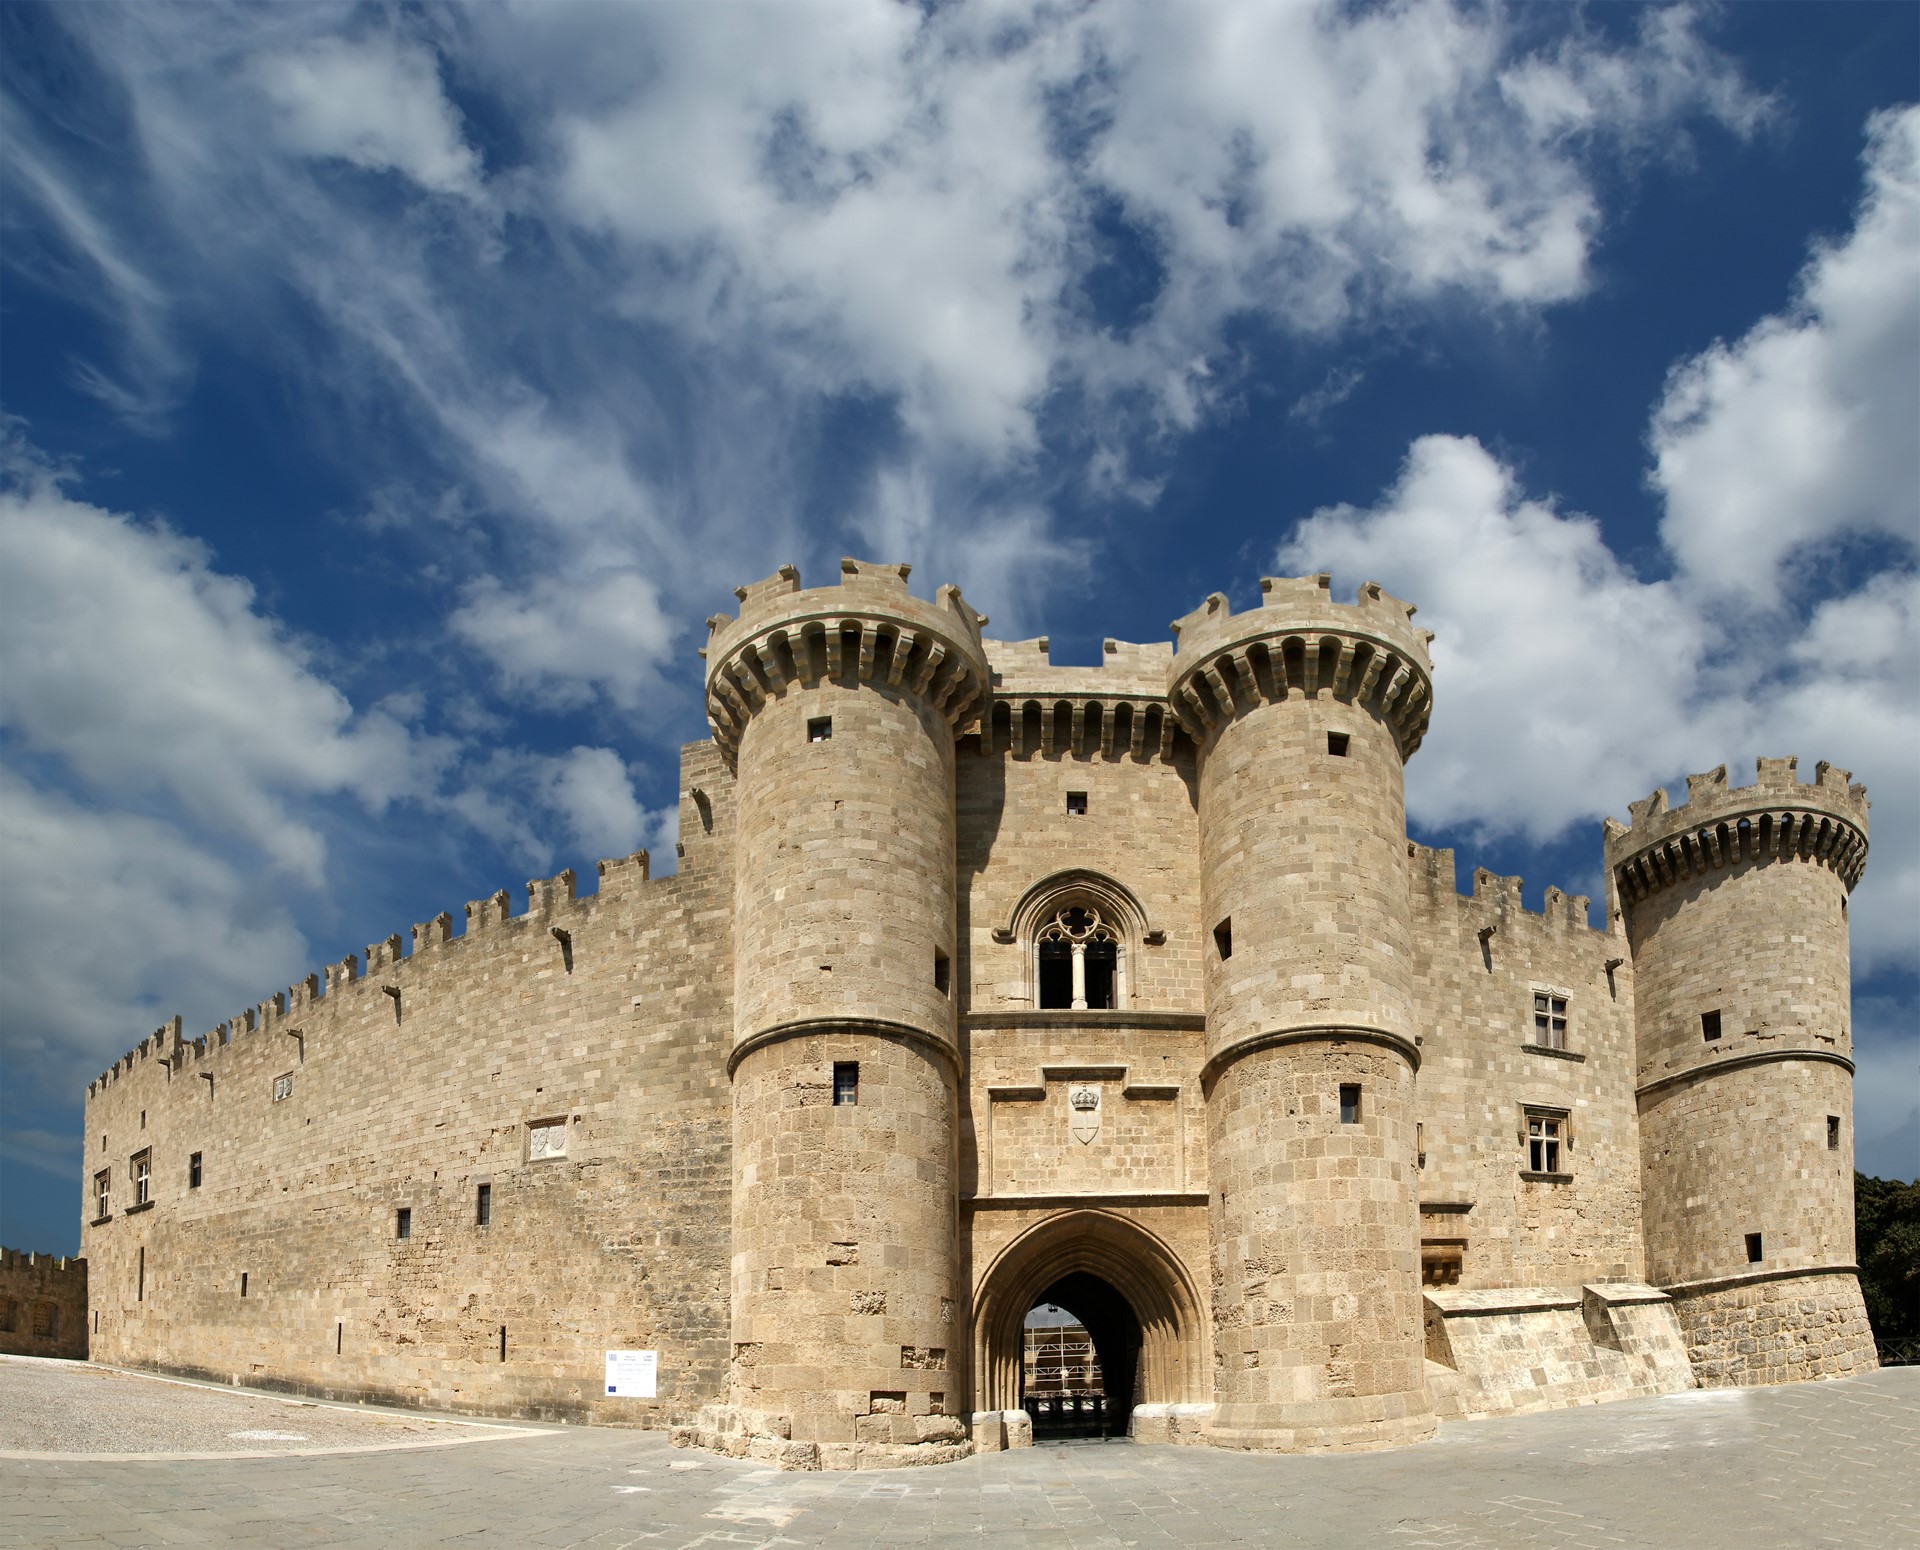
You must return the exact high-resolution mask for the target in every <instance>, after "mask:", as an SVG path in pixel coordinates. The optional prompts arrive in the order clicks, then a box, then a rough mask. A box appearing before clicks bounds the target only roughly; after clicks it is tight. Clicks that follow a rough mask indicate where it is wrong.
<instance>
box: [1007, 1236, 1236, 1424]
mask: <svg viewBox="0 0 1920 1550" xmlns="http://www.w3.org/2000/svg"><path fill="white" fill-rule="evenodd" d="M1101 1287H1104V1288H1106V1289H1107V1291H1110V1292H1111V1293H1112V1294H1113V1295H1114V1297H1115V1298H1117V1299H1118V1300H1119V1301H1120V1302H1122V1303H1124V1310H1122V1309H1120V1308H1115V1307H1112V1306H1111V1305H1108V1306H1106V1307H1104V1308H1103V1307H1101V1306H1100V1302H1101V1297H1102V1293H1101V1291H1100V1288H1101ZM1062 1288H1065V1289H1066V1292H1065V1295H1066V1296H1067V1297H1068V1298H1069V1299H1072V1300H1078V1301H1082V1302H1084V1303H1086V1304H1087V1305H1088V1307H1089V1309H1090V1310H1091V1313H1092V1317H1093V1322H1094V1324H1107V1325H1110V1326H1111V1327H1113V1328H1114V1329H1115V1330H1116V1331H1124V1330H1126V1328H1127V1326H1128V1325H1129V1324H1131V1325H1133V1326H1136V1327H1137V1329H1138V1347H1137V1356H1135V1355H1134V1352H1133V1350H1132V1349H1130V1348H1131V1346H1132V1339H1131V1336H1130V1335H1125V1334H1121V1335H1118V1336H1117V1338H1116V1342H1115V1355H1116V1356H1120V1355H1121V1351H1122V1349H1125V1358H1123V1359H1122V1360H1120V1361H1119V1362H1118V1363H1117V1364H1116V1365H1117V1366H1118V1367H1119V1369H1120V1370H1118V1371H1115V1372H1113V1373H1111V1374H1110V1375H1109V1383H1110V1384H1113V1385H1117V1386H1121V1387H1123V1388H1125V1389H1129V1390H1130V1391H1131V1403H1132V1404H1133V1405H1147V1404H1197V1403H1200V1402H1203V1401H1204V1400H1205V1398H1206V1392H1205V1382H1206V1353H1205V1338H1206V1337H1205V1321H1204V1319H1203V1318H1202V1316H1201V1306H1202V1305H1201V1302H1200V1298H1199V1297H1198V1295H1197V1294H1196V1292H1195V1290H1194V1287H1193V1283H1192V1279H1191V1278H1190V1277H1189V1276H1188V1274H1187V1270H1186V1267H1185V1266H1184V1265H1183V1264H1181V1262H1180V1259H1179V1256H1178V1255H1176V1254H1175V1253H1174V1252H1173V1251H1172V1249H1170V1248H1169V1247H1168V1246H1167V1245H1166V1244H1165V1243H1163V1242H1162V1241H1161V1240H1160V1239H1159V1238H1157V1237H1155V1236H1154V1235H1153V1234H1152V1233H1150V1232H1148V1231H1146V1230H1145V1229H1144V1228H1142V1227H1140V1226H1138V1225H1136V1224H1135V1223H1133V1222H1130V1221H1128V1220H1127V1219H1126V1218H1125V1217H1122V1216H1117V1215H1115V1214H1114V1213H1112V1212H1110V1211H1099V1210H1073V1211H1063V1212H1061V1213H1060V1214H1059V1215H1057V1216H1051V1217H1048V1218H1047V1219H1046V1220H1045V1221H1043V1222H1040V1223H1037V1224H1036V1225H1035V1226H1033V1227H1031V1228H1029V1229H1028V1230H1027V1231H1026V1232H1024V1233H1022V1234H1021V1235H1020V1236H1019V1237H1018V1238H1016V1239H1014V1241H1013V1242H1012V1243H1010V1244H1008V1245H1007V1246H1006V1248H1004V1249H1003V1250H1001V1252H1000V1253H999V1255H998V1256H996V1258H995V1259H994V1262H993V1264H992V1265H991V1266H989V1267H988V1269H987V1272H986V1275H985V1276H984V1277H983V1278H982V1280H981V1283H980V1292H979V1294H978V1296H977V1297H976V1298H975V1301H974V1320H973V1371H974V1383H975V1395H974V1408H975V1409H977V1410H1002V1411H1004V1410H1014V1409H1018V1408H1019V1406H1020V1399H1021V1394H1020V1382H1021V1366H1022V1355H1023V1338H1024V1336H1023V1330H1024V1325H1025V1322H1026V1316H1027V1312H1028V1310H1029V1309H1030V1308H1032V1307H1033V1306H1034V1305H1035V1303H1037V1302H1041V1301H1044V1300H1046V1299H1047V1298H1048V1297H1049V1295H1054V1294H1059V1293H1060V1292H1061V1289H1062ZM1076 1311H1077V1310H1076ZM1123 1311H1124V1314H1125V1315H1127V1316H1128V1317H1121V1316H1120V1315H1121V1313H1122V1312H1123ZM1092 1327H1093V1325H1089V1328H1092ZM1097 1338H1099V1335H1098V1334H1097V1333H1096V1339H1097ZM1126 1358H1131V1361H1130V1363H1129V1361H1128V1360H1127V1359H1126ZM1103 1359H1104V1353H1103ZM1128 1365H1131V1366H1132V1369H1133V1370H1132V1372H1131V1373H1130V1374H1129V1373H1127V1372H1126V1371H1125V1368H1126V1367H1127V1366H1128ZM1108 1397H1109V1402H1110V1403H1115V1404H1117V1405H1118V1406H1119V1408H1120V1410H1121V1411H1122V1415H1123V1416H1124V1413H1125V1411H1126V1409H1127V1408H1128V1406H1127V1405H1126V1404H1125V1403H1124V1402H1122V1401H1121V1400H1120V1398H1119V1396H1118V1395H1116V1394H1114V1393H1113V1391H1112V1388H1110V1389H1109V1396H1108ZM1121 1429H1124V1425H1123V1426H1122V1427H1121Z"/></svg>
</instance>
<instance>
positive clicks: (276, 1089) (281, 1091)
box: [273, 1071, 293, 1103]
mask: <svg viewBox="0 0 1920 1550" xmlns="http://www.w3.org/2000/svg"><path fill="white" fill-rule="evenodd" d="M292 1096H293V1073H292V1072H291V1071H287V1072H283V1073H282V1074H281V1075H279V1076H276V1077H275V1078H274V1079H273V1101H274V1102H275V1103H285V1102H286V1101H287V1100H288V1099H289V1098H291V1097H292Z"/></svg>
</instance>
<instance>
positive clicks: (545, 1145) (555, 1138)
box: [527, 1117, 567, 1162]
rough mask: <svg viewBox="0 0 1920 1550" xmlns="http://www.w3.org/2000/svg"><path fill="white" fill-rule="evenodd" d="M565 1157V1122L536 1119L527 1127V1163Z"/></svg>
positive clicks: (561, 1120) (562, 1120)
mask: <svg viewBox="0 0 1920 1550" xmlns="http://www.w3.org/2000/svg"><path fill="white" fill-rule="evenodd" d="M566 1155H567V1122H566V1120H565V1118H564V1117H563V1118H560V1119H537V1120H533V1121H531V1122H530V1123H529V1124H528V1125H527V1161H528V1162H540V1161H542V1160H543V1159H545V1158H549V1157H565V1156H566Z"/></svg>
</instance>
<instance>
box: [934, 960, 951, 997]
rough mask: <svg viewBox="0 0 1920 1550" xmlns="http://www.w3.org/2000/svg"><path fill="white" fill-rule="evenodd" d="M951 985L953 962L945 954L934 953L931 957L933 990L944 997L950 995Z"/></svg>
mask: <svg viewBox="0 0 1920 1550" xmlns="http://www.w3.org/2000/svg"><path fill="white" fill-rule="evenodd" d="M952 985H953V962H952V960H951V959H949V958H948V957H947V955H946V954H945V953H943V952H938V951H936V952H935V953H934V955H933V988H934V989H935V990H937V991H939V992H940V994H941V995H943V996H944V995H949V994H951V993H952Z"/></svg>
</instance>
